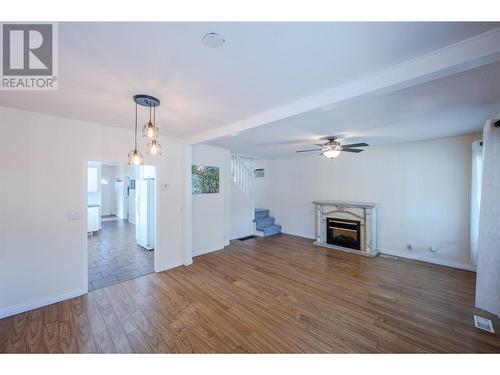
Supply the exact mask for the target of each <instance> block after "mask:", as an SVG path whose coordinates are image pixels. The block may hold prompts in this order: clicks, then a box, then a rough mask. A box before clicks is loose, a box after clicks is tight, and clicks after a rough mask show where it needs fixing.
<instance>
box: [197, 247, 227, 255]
mask: <svg viewBox="0 0 500 375" xmlns="http://www.w3.org/2000/svg"><path fill="white" fill-rule="evenodd" d="M223 248H224V246H223V247H219V246H217V247H211V248H208V249H204V250H198V251H193V257H197V256H200V255H204V254H208V253H211V252H213V251H217V250H222V249H223Z"/></svg>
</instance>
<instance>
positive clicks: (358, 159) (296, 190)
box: [255, 135, 476, 269]
mask: <svg viewBox="0 0 500 375" xmlns="http://www.w3.org/2000/svg"><path fill="white" fill-rule="evenodd" d="M475 138H476V137H474V136H470V135H469V136H460V137H452V138H444V139H437V140H432V141H425V142H415V143H406V144H399V145H391V146H379V147H369V148H367V149H366V151H364V152H362V153H360V154H348V153H342V154H341V155H340V156H339V157H337V158H335V159H331V160H329V159H326V158H324V157H318V156H317V155H311V156H306V157H293V158H284V159H272V160H264V161H255V168H259V167H264V168H265V174H266V176H265V178H260V179H256V181H255V184H256V207H262V208H269V209H270V211H271V213H270V214H271V216H274V217H275V218H276V222H277V223H278V224H281V225H282V230H283V232H285V233H290V234H295V235H298V236H303V237H307V238H314V225H315V218H314V207H313V204H312V201H313V200H342V201H367V202H377V203H379V204H380V207H379V209H378V249H379V250H380V251H381V252H384V253H388V254H394V255H399V256H404V257H410V258H416V259H421V260H425V261H429V262H434V263H440V264H446V265H450V266H455V267H460V268H466V269H474V267H473V266H472V264H471V262H470V248H469V236H470V229H469V225H470V171H471V143H472V140H473V139H475ZM407 243H411V244H412V246H413V250H411V251H409V250H407V249H406V244H407ZM430 246H435V247H437V249H438V252H437V253H435V254H434V253H431V252H430V251H429V247H430Z"/></svg>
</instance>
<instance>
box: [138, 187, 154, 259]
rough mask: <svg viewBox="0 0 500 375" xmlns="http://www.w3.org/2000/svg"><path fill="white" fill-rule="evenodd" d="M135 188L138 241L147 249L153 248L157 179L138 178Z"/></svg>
mask: <svg viewBox="0 0 500 375" xmlns="http://www.w3.org/2000/svg"><path fill="white" fill-rule="evenodd" d="M137 182H139V186H137ZM135 188H136V205H135V207H136V218H135V219H136V220H135V236H136V239H137V243H138V244H139V245H140V246H142V247H144V248H145V249H147V250H153V249H154V247H155V180H154V179H153V178H145V179H142V180H138V181H136V187H135Z"/></svg>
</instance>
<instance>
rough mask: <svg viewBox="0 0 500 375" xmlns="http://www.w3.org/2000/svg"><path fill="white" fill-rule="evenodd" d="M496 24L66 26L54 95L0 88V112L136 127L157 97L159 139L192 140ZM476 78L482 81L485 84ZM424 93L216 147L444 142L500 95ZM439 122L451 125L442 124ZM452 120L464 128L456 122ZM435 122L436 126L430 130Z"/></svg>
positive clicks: (298, 121)
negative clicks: (211, 39)
mask: <svg viewBox="0 0 500 375" xmlns="http://www.w3.org/2000/svg"><path fill="white" fill-rule="evenodd" d="M498 26H499V24H495V23H62V24H60V25H59V67H60V74H59V90H57V91H54V92H48V91H34V92H26V91H24V92H13V91H0V105H1V106H7V107H14V108H20V109H25V110H30V111H36V112H42V113H48V114H54V115H59V116H63V117H68V118H73V119H79V120H84V121H92V122H97V123H102V124H106V125H112V126H119V127H127V128H132V127H133V124H132V121H133V104H132V99H131V98H132V95H134V94H136V93H147V94H151V95H154V96H157V97H159V98H160V99H161V101H162V105H161V106H160V108H159V113H158V119H159V121H158V122H159V126H160V129H161V132H162V134H166V135H170V136H175V137H181V138H184V137H191V136H193V135H194V134H197V133H199V132H206V131H210V130H212V129H216V128H219V127H221V126H224V125H227V124H230V123H233V122H235V121H238V120H240V119H243V118H245V117H248V116H252V115H254V114H257V113H259V112H262V111H266V110H268V109H271V108H273V107H276V106H279V105H282V104H284V103H288V102H290V101H293V100H296V99H298V98H301V97H303V96H305V95H309V94H311V93H315V92H317V91H320V90H323V89H326V88H329V87H332V86H334V85H337V84H341V83H343V82H346V81H349V80H352V79H354V78H357V77H362V76H366V75H369V74H371V73H374V72H377V71H379V70H381V69H384V68H387V67H389V66H392V65H394V64H398V63H402V62H404V61H407V60H409V59H412V58H415V57H417V56H420V55H423V54H427V53H430V52H432V51H434V50H436V49H440V48H443V47H445V46H447V45H450V44H452V43H456V42H458V41H461V40H463V39H466V38H469V37H471V36H474V35H477V34H480V33H483V32H485V31H487V30H490V29H493V28H495V27H498ZM210 31H216V32H219V33H222V34H223V35H224V37H225V38H226V40H227V43H226V45H225V46H223V47H222V48H219V49H211V48H207V47H206V46H204V45H203V44H202V43H201V37H202V36H203V35H204V34H205V33H207V32H210ZM481 69H482V68H481ZM481 69H480V70H481ZM486 69H487V68H486ZM495 69H498V67H495ZM483 72H486V73H477V74H476V73H474V74H472V73H471V74H472V75H473V76H474V77H472V78H470V77H469V73H464V74H465V75H466V77H465V78H459V77H455V78H453V77H450V78H449V79H451V81H450V80H448V78H446V79H445V81H444V83H443V85H444V86H443V87H449V88H453V87H457V85H458V86H459V87H460V88H463V86H460V85H463V84H465V83H464V82H467V80H476V79H477V80H480V81H481V82H482V83H481V84H492V82H491V81H490V80H489V79H488V77H489V74H493V73H496V74H497V76H498V71H497V70H495V71H493V72H490V71H488V70H485V71H483ZM482 74H486V75H487V77H486V78H484V77H483V78H481V77H482V76H481V75H482ZM478 77H479V78H478ZM474 82H476V81H474ZM434 85H435V83H434ZM474 87H478V86H474ZM437 88H438V89H439V88H440V87H437ZM428 89H429V88H428V87H427V88H426V85H424V86H422V87H420V88H419V87H415V88H413V89H409V90H408V91H401V92H400V93H393V94H390V95H386V96H383V97H380V98H375V99H368V100H367V102H366V103H364V104H362V107H361V104H359V101H357V103H358V104H352V105H351V104H349V103H346V104H345V108H344V105H342V108H339V109H338V111H339V112H338V113H337V109H336V108H334V109H332V110H330V111H325V112H317V111H315V112H312V113H309V112H308V113H305V114H302V115H299V116H297V117H296V118H295V117H293V118H290V119H288V120H285V121H284V122H281V121H280V122H278V123H276V124H272V125H266V126H265V127H263V128H262V129H260V128H256V129H255V130H252V131H249V132H248V134H244V135H243V136H241V138H239V140H237V139H236V138H234V139H230V140H228V139H225V140H219V141H217V142H214V144H219V145H222V146H225V147H231V148H233V147H234V148H235V151H241V152H248V153H251V154H257V153H262V155H268V156H277V155H278V154H284V153H288V152H291V151H292V149H291V148H288V146H287V145H288V143H287V144H286V145H285V147H284V148H282V149H278V148H276V147H274V146H272V147H266V145H265V144H264V145H260V146H259V144H258V142H257V141H256V140H258V139H261V140H262V142H264V143H266V142H267V143H277V144H278V145H279V144H280V142H297V143H296V145H300V144H299V140H300V139H302V138H304V137H309V138H310V139H312V138H313V137H315V136H317V135H325V134H329V133H332V132H335V133H346V134H350V135H357V136H359V137H361V136H363V137H371V138H370V139H373V141H372V142H374V141H376V138H377V137H379V138H387V139H385V140H384V142H386V141H398V140H403V139H408V138H421V137H425V136H427V135H428V134H430V133H433V132H434V133H433V134H434V136H436V135H440V134H443V135H445V134H448V133H447V132H449V130H450V128H452V130H453V131H459V132H462V131H466V130H467V129H469V130H470V129H477V128H478V120H479V119H480V118H481V117H482V116H483V117H484V114H485V113H486V112H487V111H489V110H490V109H489V106H490V105H492V104H494V103H496V102H495V100H496V99H497V97H498V95H497V94H498V92H497V91H496V88H493V87H492V88H491V90H490V91H491V93H490V96H489V97H487V98H486V97H483V94H482V93H479V95H473V94H472V93H471V92H470V91H467V90H465V91H466V92H467V93H464V92H463V90H460V92H458V93H457V92H454V93H453V95H452V96H447V93H446V90H444V89H441V90H434V89H435V88H434V87H433V88H432V90H433V92H432V93H433V97H434V98H435V99H438V102H437V103H436V102H435V100H430V99H429V98H430V97H429V96H428V95H427V94H428V91H426V90H428ZM434 91H436V92H434ZM457 91H458V90H457ZM479 91H481V90H479ZM400 95H401V96H400ZM405 98H406V99H405ZM363 100H364V99H363ZM438 107H439V108H438ZM465 107H467V108H468V109H467V110H466V109H465ZM361 108H362V110H361ZM399 108H406V110H404V111H403V110H402V109H399ZM408 110H415V111H416V110H418V111H427V112H428V115H427V117H426V116H424V115H423V114H419V115H421V118H420V119H418V116H419V115H417V114H414V113H413V112H409V111H408ZM452 112H453V113H452ZM463 112H466V113H463ZM473 114H474V115H473ZM439 116H441V118H442V119H444V120H447V124H448V125H446V126H444V125H442V124H441V123H439V124H438V122H437V121H438V120H439ZM451 118H453V119H454V120H457V119H458V120H461V121H460V122H458V124H457V122H455V121H451V120H450V119H451ZM466 118H469V119H470V121H469V122H468V123H467V124H468V125H467V124H465V122H464V121H465V119H466ZM402 120H403V121H402ZM420 120H433V122H432V123H433V124H435V126H432V125H430V123H425V125H422V124H420V123H419V125H418V126H423V127H424V130H425V129H427V128H428V129H427V130H426V131H425V132H424V130H422V131H421V132H424V133H425V134H424V135H422V134H420V133H419V132H418V131H416V130H415V128H416V127H417V125H416V124H417V123H418V121H420ZM452 123H453V124H455V125H453V124H452ZM472 123H474V124H472ZM412 124H415V125H412ZM355 126H356V127H355ZM438 126H439V129H441V128H442V131H441V130H439V131H434V130H432V129H434V128H435V127H438ZM458 128H460V129H461V130H458ZM377 129H378V130H377ZM446 129H448V130H446ZM379 130H384V132H382V133H379V132H378V131H379ZM253 132H257V133H255V134H253ZM259 132H262V133H259ZM266 132H269V133H266ZM259 137H260V138H259ZM306 143H307V142H306ZM294 146H295V145H294ZM259 147H260V148H259ZM294 149H295V147H294Z"/></svg>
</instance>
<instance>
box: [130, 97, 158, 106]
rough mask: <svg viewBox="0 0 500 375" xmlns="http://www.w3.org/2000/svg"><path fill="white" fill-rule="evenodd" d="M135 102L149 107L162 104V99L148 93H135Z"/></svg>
mask: <svg viewBox="0 0 500 375" xmlns="http://www.w3.org/2000/svg"><path fill="white" fill-rule="evenodd" d="M134 102H136V103H137V104H139V105H142V106H143V107H148V108H155V107H159V106H160V99H157V98H155V97H154V96H151V95H146V94H138V95H134Z"/></svg>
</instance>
